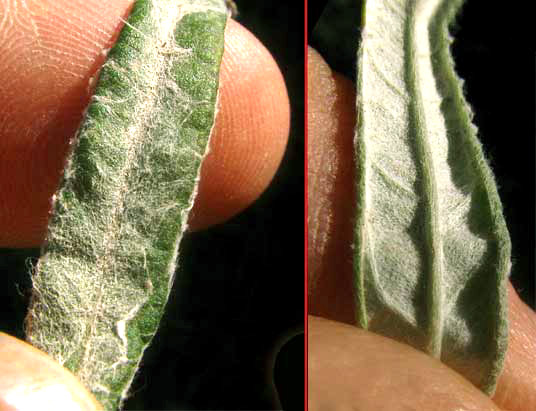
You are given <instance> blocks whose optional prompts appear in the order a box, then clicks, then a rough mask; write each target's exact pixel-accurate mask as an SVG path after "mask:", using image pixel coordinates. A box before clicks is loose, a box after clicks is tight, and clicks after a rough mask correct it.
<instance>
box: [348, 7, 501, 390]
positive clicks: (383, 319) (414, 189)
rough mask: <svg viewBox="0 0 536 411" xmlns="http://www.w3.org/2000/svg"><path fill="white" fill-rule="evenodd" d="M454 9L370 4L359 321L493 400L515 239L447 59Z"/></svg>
mask: <svg viewBox="0 0 536 411" xmlns="http://www.w3.org/2000/svg"><path fill="white" fill-rule="evenodd" d="M461 3H462V1H460V0H403V1H394V0H385V1H376V0H369V1H367V2H366V6H365V10H364V13H363V16H365V15H366V17H365V21H364V31H363V35H362V41H361V46H360V50H359V55H358V59H359V61H358V85H357V88H358V97H357V108H358V118H359V121H358V123H359V124H358V131H357V137H356V144H357V162H358V168H359V170H358V171H359V183H358V184H359V191H358V217H357V228H356V254H355V270H356V291H357V292H356V295H357V306H358V322H359V323H360V325H361V326H362V327H365V328H368V329H369V330H371V331H374V332H377V333H381V334H384V335H387V336H389V337H392V338H395V339H398V340H401V341H403V342H405V343H408V344H411V345H413V346H415V347H417V348H418V349H421V350H424V351H426V352H428V353H430V354H431V355H433V356H435V357H437V358H439V359H441V361H443V362H445V363H446V364H448V365H450V366H451V367H452V368H454V369H455V370H457V371H458V372H460V373H461V374H463V375H464V376H465V377H466V378H468V379H469V380H470V381H471V382H473V383H474V384H475V385H476V386H478V387H479V388H481V389H482V390H483V391H485V392H487V393H490V394H491V393H493V391H494V389H495V384H496V379H497V377H498V375H499V373H500V371H501V368H502V363H503V359H504V355H505V351H506V347H507V338H508V326H507V302H506V282H507V275H508V273H509V270H510V240H509V236H508V232H507V229H506V225H505V222H504V218H503V216H502V206H501V203H500V200H499V197H498V193H497V189H496V187H495V183H494V179H493V176H492V173H491V170H490V168H489V167H488V165H487V163H486V161H485V159H484V155H483V152H482V147H481V145H480V143H479V142H478V141H477V138H476V134H477V131H476V128H475V127H474V126H473V125H472V124H471V118H472V114H471V110H470V108H469V107H468V105H467V103H466V102H465V100H464V98H463V92H462V83H461V81H460V80H459V79H458V78H457V76H456V74H455V73H454V68H453V67H454V63H453V60H452V56H451V55H450V51H449V43H450V38H449V33H448V25H449V23H450V22H451V20H452V19H453V17H454V15H455V13H456V11H457V10H458V8H459V7H460V5H461ZM365 12H366V14H365Z"/></svg>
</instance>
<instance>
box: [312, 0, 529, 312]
mask: <svg viewBox="0 0 536 411" xmlns="http://www.w3.org/2000/svg"><path fill="white" fill-rule="evenodd" d="M327 3H328V2H326V1H316V2H314V1H310V2H309V5H308V17H309V19H308V28H307V31H308V42H309V45H311V46H312V47H314V48H316V49H317V50H318V51H319V52H320V54H322V56H323V57H324V58H325V59H326V61H327V62H328V64H330V66H331V67H332V68H333V69H334V70H336V71H339V72H341V73H343V74H345V75H346V76H348V77H350V78H352V79H355V73H356V62H355V60H356V59H355V53H356V50H357V46H358V42H353V43H349V41H348V39H356V38H359V28H358V22H359V21H360V18H361V16H360V13H361V4H360V3H361V2H360V1H359V0H356V1H353V2H351V6H350V7H348V6H347V5H346V4H344V3H349V2H347V1H346V0H334V1H331V2H330V7H329V9H327V10H326V9H325V6H326V4H327ZM338 4H339V5H341V7H340V8H338V7H337V5H338ZM343 6H344V7H343ZM324 10H326V13H330V19H332V20H334V19H335V21H337V22H338V23H337V25H335V30H333V29H331V31H332V32H333V33H332V34H331V35H332V36H333V37H332V39H331V40H332V41H333V39H335V43H336V46H331V45H328V43H327V42H323V41H321V40H319V39H318V37H316V36H315V34H313V29H314V28H315V25H316V23H317V22H318V20H319V19H320V16H321V14H322V13H323V12H324ZM519 12H520V10H519V9H517V10H515V11H513V10H509V9H508V7H496V6H495V7H494V5H493V4H492V3H490V2H489V1H485V0H467V1H466V2H465V4H464V6H463V7H462V10H461V13H460V14H459V15H458V18H457V21H456V24H455V25H454V26H453V28H452V30H451V34H452V35H453V37H454V43H453V44H452V53H453V56H454V60H455V64H456V71H457V73H458V75H459V76H460V77H461V78H462V79H464V80H465V83H464V89H465V94H466V98H467V100H468V102H469V104H470V105H471V107H472V109H473V112H474V115H475V116H474V120H473V122H474V124H476V125H477V127H478V129H479V135H478V137H479V139H480V141H481V142H482V144H483V146H484V152H485V154H486V157H487V159H488V161H489V163H490V165H491V168H492V170H493V172H494V174H495V177H496V182H497V185H498V189H499V195H500V197H501V200H502V203H503V208H504V215H505V218H506V223H507V226H508V230H509V232H510V236H511V240H512V273H511V277H510V278H511V281H512V283H513V285H514V287H515V288H516V290H517V292H518V293H519V295H520V296H521V298H522V299H523V300H524V301H525V302H526V303H527V304H528V305H530V306H531V307H533V308H536V302H535V288H536V285H535V265H534V253H535V204H534V201H535V186H536V185H535V155H536V152H535V137H536V133H535V117H536V109H535V91H536V86H535V75H536V69H535V58H536V56H535V49H534V41H533V40H532V41H531V42H530V44H527V42H524V41H523V39H525V38H527V39H528V38H530V39H533V38H534V33H533V32H532V31H531V32H530V33H529V32H528V29H526V27H531V26H527V25H525V24H524V23H523V21H522V16H520V15H519ZM320 29H321V28H320ZM323 34H324V38H326V36H325V34H326V33H325V32H324V33H323ZM529 36H531V37H529ZM339 39H340V40H339ZM349 44H353V49H352V48H351V47H348V45H349Z"/></svg>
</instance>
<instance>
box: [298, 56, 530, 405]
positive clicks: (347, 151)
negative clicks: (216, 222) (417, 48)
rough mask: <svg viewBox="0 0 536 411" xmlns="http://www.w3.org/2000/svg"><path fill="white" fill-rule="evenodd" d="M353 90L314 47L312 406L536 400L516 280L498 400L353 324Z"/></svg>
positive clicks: (526, 321)
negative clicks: (491, 398) (352, 325)
mask: <svg viewBox="0 0 536 411" xmlns="http://www.w3.org/2000/svg"><path fill="white" fill-rule="evenodd" d="M353 89H354V87H353V85H352V83H351V82H350V81H349V80H348V79H346V78H344V77H342V76H341V75H339V74H337V73H334V72H332V71H331V69H330V68H329V67H328V65H327V64H326V62H325V61H324V60H323V59H322V57H321V56H320V55H319V54H318V53H317V52H316V51H314V50H313V49H311V48H310V49H309V51H308V96H309V100H308V156H309V157H308V168H309V172H310V173H309V176H308V179H309V205H308V207H309V250H308V251H309V254H308V266H309V289H308V294H309V299H308V302H309V314H310V316H309V407H310V409H311V410H321V409H333V410H337V409H359V410H361V409H363V410H369V409H386V410H391V409H408V410H410V409H411V410H413V409H415V410H427V409H434V410H436V411H444V410H445V411H446V410H459V409H463V410H495V409H503V410H509V411H527V410H532V409H536V372H534V367H533V364H535V363H536V315H535V314H534V312H533V311H532V310H531V309H530V308H529V307H528V306H526V305H525V304H524V303H523V302H522V301H521V300H520V299H519V297H518V296H517V294H516V292H515V290H514V289H513V287H512V286H509V289H508V295H509V317H510V318H509V320H510V336H509V347H508V351H507V353H506V360H505V365H504V370H503V372H502V374H501V376H500V378H499V380H498V384H497V390H496V393H495V395H494V396H493V402H492V401H491V400H490V399H489V398H488V397H486V396H484V395H483V394H482V393H481V392H480V391H478V390H477V389H476V388H475V387H474V386H472V385H471V384H470V383H469V382H468V381H467V380H465V379H464V378H462V377H461V376H459V375H458V374H457V373H455V372H454V371H452V370H450V369H449V368H447V367H445V366H444V365H442V364H441V363H439V362H438V361H436V360H435V359H433V358H431V357H429V356H426V355H423V354H422V353H420V352H418V351H416V350H414V349H413V348H411V347H409V346H407V345H404V344H400V343H398V342H395V341H393V340H390V339H388V338H384V337H381V336H379V335H375V334H373V333H369V332H366V331H363V330H360V329H357V328H356V327H350V326H348V324H353V323H354V320H353V318H355V317H354V312H353V309H352V307H353V301H352V296H351V291H350V290H351V289H352V285H351V281H352V276H353V273H352V271H353V268H352V258H351V253H352V250H351V244H352V240H353V232H352V229H351V227H352V224H353V223H352V222H353V216H354V212H355V210H354V209H353V204H355V201H353V200H352V199H355V190H354V188H353V184H354V181H355V175H354V170H355V169H356V167H355V165H354V164H353V161H354V160H353V151H354V149H353V130H354V125H355V120H356V119H355V110H354V108H353V107H354V101H355V94H354V91H353ZM348 204H350V205H348ZM348 227H350V228H348ZM333 267H335V269H333ZM336 295H337V297H335V296H336ZM319 317H323V318H319ZM327 319H329V320H331V321H328V320H327ZM423 376H424V378H423ZM352 407H354V408H352ZM355 407H357V408H355ZM393 407H394V408H393ZM404 407H405V408H404Z"/></svg>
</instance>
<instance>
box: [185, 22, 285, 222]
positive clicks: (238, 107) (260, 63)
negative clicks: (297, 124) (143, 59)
mask: <svg viewBox="0 0 536 411" xmlns="http://www.w3.org/2000/svg"><path fill="white" fill-rule="evenodd" d="M219 94H220V100H219V111H218V113H217V116H216V122H215V126H214V130H213V133H212V136H211V141H210V151H209V153H208V154H207V156H206V158H205V159H204V161H203V165H202V167H201V178H200V182H199V187H198V194H197V196H196V199H195V203H194V206H193V209H192V212H191V214H190V219H189V228H190V230H192V231H195V230H200V229H203V228H206V227H208V226H210V225H213V224H218V223H221V222H223V221H225V220H227V219H229V218H231V217H232V216H234V215H236V214H237V213H239V212H240V211H242V210H243V209H245V208H246V207H247V206H249V205H250V204H251V203H252V202H253V201H255V199H256V198H257V197H258V196H259V195H260V194H261V193H262V192H263V191H264V190H265V189H266V187H267V186H268V184H269V183H270V181H271V180H272V178H273V177H274V175H275V172H276V170H277V168H278V167H279V164H280V162H281V159H282V158H283V154H284V151H285V147H286V144H287V139H288V133H289V127H290V104H289V100H288V95H287V91H286V87H285V82H284V79H283V76H282V74H281V71H280V70H279V68H278V66H277V64H276V62H275V60H274V58H273V57H272V56H271V54H270V52H269V51H268V50H267V49H266V48H265V47H264V46H263V45H262V44H261V43H260V41H259V40H258V39H257V38H256V37H255V36H254V35H253V34H251V33H250V32H249V31H248V30H247V29H245V28H244V27H243V26H242V25H240V24H239V23H237V22H235V21H233V20H229V22H228V25H227V28H226V30H225V51H224V54H223V59H222V65H221V71H220V89H219Z"/></svg>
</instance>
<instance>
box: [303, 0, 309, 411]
mask: <svg viewBox="0 0 536 411" xmlns="http://www.w3.org/2000/svg"><path fill="white" fill-rule="evenodd" d="M303 18H304V25H303V27H304V44H303V59H304V65H303V66H304V73H303V78H304V99H305V101H304V108H305V110H304V119H303V120H304V122H305V123H304V144H305V147H304V150H303V151H304V157H305V158H304V220H305V221H304V227H305V233H304V241H303V244H304V258H305V263H304V290H303V293H304V307H303V311H304V312H303V321H304V338H303V340H304V343H303V344H304V350H303V351H304V370H303V375H304V384H303V386H304V408H305V410H306V411H307V410H308V409H309V405H308V403H307V388H308V387H307V382H308V371H307V370H308V364H307V357H308V355H307V349H308V331H307V329H308V324H307V312H308V298H307V295H308V293H307V279H308V275H307V272H308V270H307V268H308V267H307V250H308V248H309V247H308V242H307V238H308V236H307V232H308V223H307V220H308V218H307V217H308V210H309V209H308V206H309V204H308V201H307V198H308V164H307V151H308V149H307V147H308V146H307V140H308V138H307V137H308V129H307V99H308V92H307V43H308V41H307V0H304V2H303Z"/></svg>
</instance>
